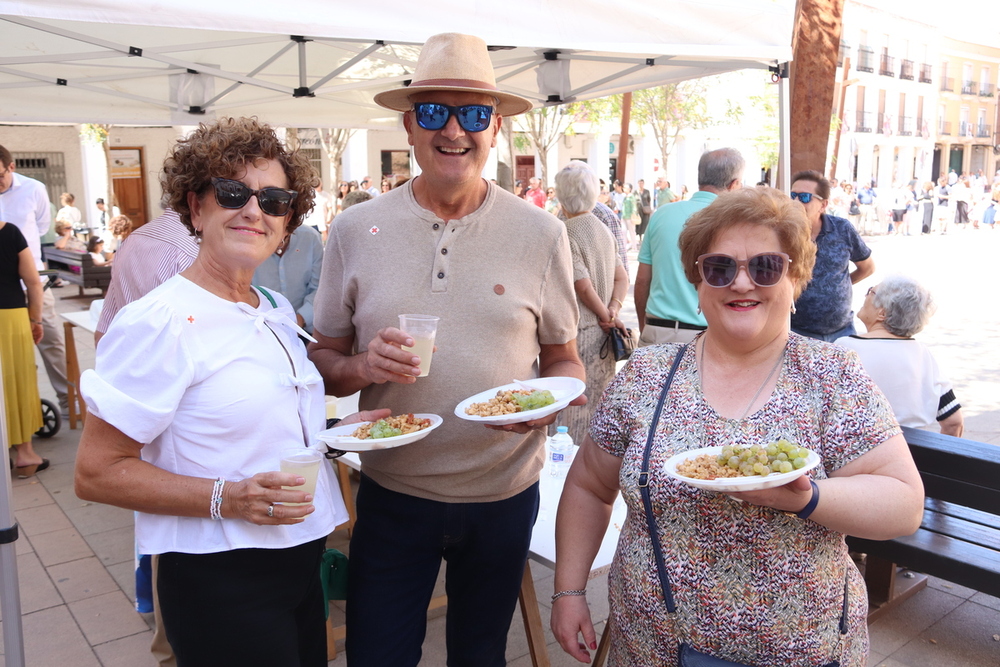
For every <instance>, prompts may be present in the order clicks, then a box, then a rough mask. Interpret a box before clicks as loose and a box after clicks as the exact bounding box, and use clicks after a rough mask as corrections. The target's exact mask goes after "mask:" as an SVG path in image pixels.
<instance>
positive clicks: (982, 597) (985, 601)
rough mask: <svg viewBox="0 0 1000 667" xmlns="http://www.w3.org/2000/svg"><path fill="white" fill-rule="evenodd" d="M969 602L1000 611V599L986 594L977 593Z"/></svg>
mask: <svg viewBox="0 0 1000 667" xmlns="http://www.w3.org/2000/svg"><path fill="white" fill-rule="evenodd" d="M969 602H975V603H976V604H981V605H983V606H984V607H989V608H990V609H996V610H997V611H1000V598H997V597H993V596H992V595H987V594H986V593H976V594H975V595H973V596H972V597H971V598H969Z"/></svg>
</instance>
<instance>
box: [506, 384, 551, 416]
mask: <svg viewBox="0 0 1000 667" xmlns="http://www.w3.org/2000/svg"><path fill="white" fill-rule="evenodd" d="M514 400H515V401H516V402H517V404H518V405H519V406H521V410H523V411H525V412H526V411H528V410H537V409H538V408H544V407H545V406H546V405H552V404H553V403H555V402H556V398H555V396H553V395H552V392H551V391H549V390H548V389H536V390H535V391H533V392H531V393H530V394H514Z"/></svg>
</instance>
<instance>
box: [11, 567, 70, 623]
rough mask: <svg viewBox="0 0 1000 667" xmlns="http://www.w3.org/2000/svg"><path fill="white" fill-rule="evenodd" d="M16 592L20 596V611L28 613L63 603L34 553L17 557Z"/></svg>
mask: <svg viewBox="0 0 1000 667" xmlns="http://www.w3.org/2000/svg"><path fill="white" fill-rule="evenodd" d="M17 580H18V592H19V593H20V596H21V613H22V614H29V613H31V612H35V611H39V610H41V609H48V608H49V607H55V606H58V605H61V604H62V603H63V599H62V597H60V596H59V591H57V590H56V587H55V586H53V585H52V580H51V579H49V575H48V573H47V572H46V571H45V568H44V567H42V564H41V563H40V562H39V561H38V557H37V556H36V555H35V554H25V555H24V556H18V557H17Z"/></svg>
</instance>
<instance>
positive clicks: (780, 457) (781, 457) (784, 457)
mask: <svg viewBox="0 0 1000 667" xmlns="http://www.w3.org/2000/svg"><path fill="white" fill-rule="evenodd" d="M775 458H776V459H778V460H779V461H787V460H788V454H786V453H785V452H781V453H780V454H778V455H777V456H776V457H775Z"/></svg>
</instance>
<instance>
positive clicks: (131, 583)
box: [107, 559, 135, 600]
mask: <svg viewBox="0 0 1000 667" xmlns="http://www.w3.org/2000/svg"><path fill="white" fill-rule="evenodd" d="M107 570H108V574H110V575H111V577H112V578H113V579H114V580H115V583H116V584H118V587H119V588H121V589H122V592H123V593H125V596H126V597H128V599H129V600H134V599H135V560H134V559H133V560H130V561H125V562H124V563H115V564H114V565H108V566H107Z"/></svg>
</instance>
